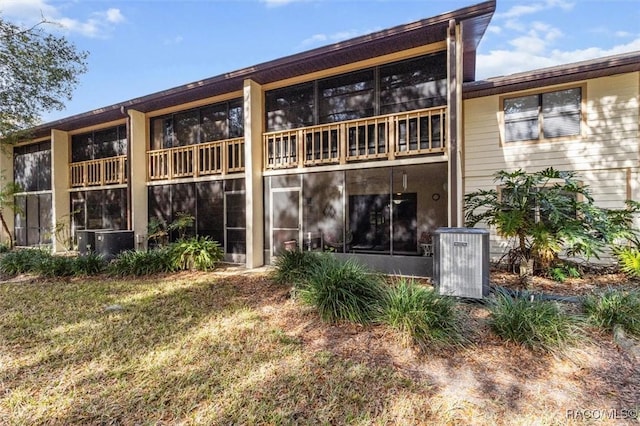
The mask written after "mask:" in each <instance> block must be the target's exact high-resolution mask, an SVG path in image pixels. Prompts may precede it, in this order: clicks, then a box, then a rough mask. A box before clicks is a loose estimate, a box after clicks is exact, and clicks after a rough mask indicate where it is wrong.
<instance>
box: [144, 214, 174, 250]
mask: <svg viewBox="0 0 640 426" xmlns="http://www.w3.org/2000/svg"><path fill="white" fill-rule="evenodd" d="M147 238H148V240H149V242H150V243H151V244H152V245H154V246H156V247H161V246H164V245H166V244H167V239H168V238H169V233H168V232H167V224H166V223H164V222H163V221H161V220H160V219H158V218H157V217H152V218H151V219H150V220H149V223H148V224H147Z"/></svg>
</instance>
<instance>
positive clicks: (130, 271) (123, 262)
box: [107, 247, 175, 277]
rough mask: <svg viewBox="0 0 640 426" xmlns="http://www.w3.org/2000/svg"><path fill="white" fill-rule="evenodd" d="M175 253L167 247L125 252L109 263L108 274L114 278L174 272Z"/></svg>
mask: <svg viewBox="0 0 640 426" xmlns="http://www.w3.org/2000/svg"><path fill="white" fill-rule="evenodd" d="M174 271H175V267H174V261H173V253H172V251H171V249H169V248H167V247H163V248H157V249H153V250H149V251H133V250H131V251H124V252H122V253H119V254H118V255H117V256H116V258H115V259H113V260H112V261H111V263H109V266H108V267H107V272H108V273H109V274H110V275H113V276H120V277H124V276H128V275H133V276H142V275H152V274H158V273H162V272H174Z"/></svg>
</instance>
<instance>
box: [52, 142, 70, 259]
mask: <svg viewBox="0 0 640 426" xmlns="http://www.w3.org/2000/svg"><path fill="white" fill-rule="evenodd" d="M70 145H71V136H69V133H67V132H63V131H61V130H52V131H51V190H52V192H51V203H52V206H51V207H52V209H53V214H52V218H53V223H52V224H51V226H52V229H55V227H56V224H62V225H63V226H66V227H67V228H68V230H69V232H70V230H71V217H70V214H69V213H70V212H69V209H70V207H69V204H70V203H71V202H70V198H69V160H70V156H69V147H70ZM65 234H66V232H63V233H61V234H60V235H55V233H54V235H52V242H53V251H54V252H61V251H66V250H68V249H69V248H68V247H65V241H62V239H64V238H68V236H66V235H65ZM69 236H70V234H69Z"/></svg>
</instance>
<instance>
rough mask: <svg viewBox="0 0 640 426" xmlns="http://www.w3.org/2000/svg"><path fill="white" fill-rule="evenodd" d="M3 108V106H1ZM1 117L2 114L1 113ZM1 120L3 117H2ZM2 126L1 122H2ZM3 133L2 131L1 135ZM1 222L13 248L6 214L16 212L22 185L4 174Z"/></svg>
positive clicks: (0, 187)
mask: <svg viewBox="0 0 640 426" xmlns="http://www.w3.org/2000/svg"><path fill="white" fill-rule="evenodd" d="M0 108H1V107H0ZM0 117H1V114H0ZM0 121H1V118H0ZM0 126H1V124H0ZM1 135H2V133H1V132H0V137H1ZM0 182H1V184H0V224H2V230H3V231H4V233H5V234H6V235H7V238H8V239H9V245H8V247H7V248H8V249H12V248H13V235H12V234H11V231H10V230H9V226H8V225H7V221H6V219H5V215H7V214H11V215H12V214H14V213H15V210H16V206H15V194H16V192H20V191H21V188H20V185H18V184H17V183H15V182H13V181H7V178H6V177H5V176H4V175H0Z"/></svg>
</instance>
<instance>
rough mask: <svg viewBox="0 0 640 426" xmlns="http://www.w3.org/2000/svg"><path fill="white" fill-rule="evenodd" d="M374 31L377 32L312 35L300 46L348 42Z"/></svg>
mask: <svg viewBox="0 0 640 426" xmlns="http://www.w3.org/2000/svg"><path fill="white" fill-rule="evenodd" d="M375 31H377V30H365V31H356V30H349V31H339V32H337V33H333V34H314V35H312V36H311V37H309V38H306V39H304V40H302V42H301V43H300V44H301V46H303V47H308V46H311V45H320V44H328V43H336V42H338V41H342V40H348V39H350V38H354V37H357V36H359V35H362V34H369V33H372V32H375Z"/></svg>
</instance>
